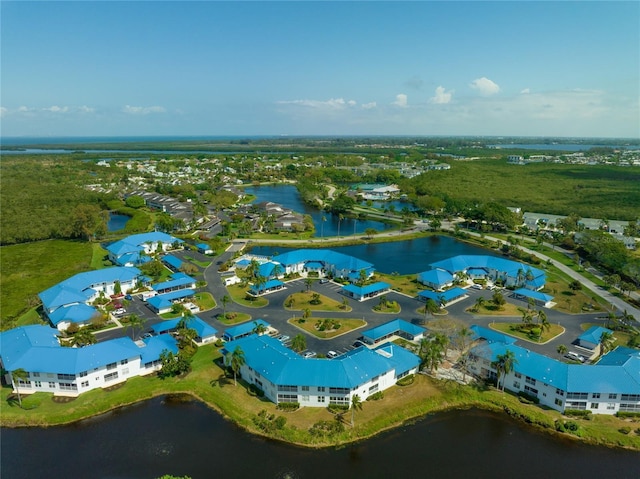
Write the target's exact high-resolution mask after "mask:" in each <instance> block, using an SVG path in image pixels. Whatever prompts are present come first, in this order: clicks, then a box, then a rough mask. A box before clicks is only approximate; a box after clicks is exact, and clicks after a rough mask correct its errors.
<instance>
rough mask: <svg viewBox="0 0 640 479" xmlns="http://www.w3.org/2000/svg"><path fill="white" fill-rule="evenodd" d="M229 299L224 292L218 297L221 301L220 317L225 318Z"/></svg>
mask: <svg viewBox="0 0 640 479" xmlns="http://www.w3.org/2000/svg"><path fill="white" fill-rule="evenodd" d="M229 301H231V298H229V296H227V295H226V294H225V295H224V296H223V297H222V298H220V302H221V303H222V317H224V318H226V317H227V304H228V303H229Z"/></svg>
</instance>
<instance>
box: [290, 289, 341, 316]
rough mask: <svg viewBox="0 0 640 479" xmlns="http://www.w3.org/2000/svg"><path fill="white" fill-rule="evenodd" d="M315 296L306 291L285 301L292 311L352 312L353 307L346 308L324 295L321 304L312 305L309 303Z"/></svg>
mask: <svg viewBox="0 0 640 479" xmlns="http://www.w3.org/2000/svg"><path fill="white" fill-rule="evenodd" d="M313 294H314V293H313V291H304V292H301V293H293V294H290V295H289V296H287V299H285V301H284V304H285V305H290V306H288V307H287V308H286V309H288V310H290V311H302V310H303V309H310V310H311V311H330V312H336V311H342V312H345V311H346V312H348V311H351V306H345V305H344V304H342V303H340V302H339V301H336V300H335V299H331V298H328V297H326V296H324V295H322V294H321V295H320V304H311V303H310V302H309V301H311V299H312V297H313ZM316 294H318V293H316ZM290 301H293V303H290Z"/></svg>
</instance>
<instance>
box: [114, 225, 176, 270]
mask: <svg viewBox="0 0 640 479" xmlns="http://www.w3.org/2000/svg"><path fill="white" fill-rule="evenodd" d="M183 243H184V242H183V241H182V240H180V239H177V238H174V237H173V236H171V235H168V234H166V233H162V232H160V231H154V232H151V233H141V234H137V235H131V236H127V237H126V238H124V239H121V240H120V241H116V242H115V243H112V244H110V245H108V246H107V247H106V248H105V249H106V250H107V252H108V253H109V260H110V261H111V262H112V263H113V264H115V265H118V266H136V265H139V264H143V263H146V262H148V261H150V260H151V258H150V256H151V255H153V254H155V253H164V252H166V251H169V250H172V249H177V248H181V247H182V244H183Z"/></svg>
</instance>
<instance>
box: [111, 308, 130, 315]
mask: <svg viewBox="0 0 640 479" xmlns="http://www.w3.org/2000/svg"><path fill="white" fill-rule="evenodd" d="M126 313H127V310H126V309H124V308H118V309H116V310H115V311H114V312H113V314H115V315H116V316H122V315H123V314H126Z"/></svg>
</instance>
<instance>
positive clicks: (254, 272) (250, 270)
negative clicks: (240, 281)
mask: <svg viewBox="0 0 640 479" xmlns="http://www.w3.org/2000/svg"><path fill="white" fill-rule="evenodd" d="M259 269H260V263H258V261H257V260H255V259H252V260H251V262H250V263H249V265H248V266H247V274H248V275H249V278H251V279H257V276H258V270H259Z"/></svg>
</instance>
